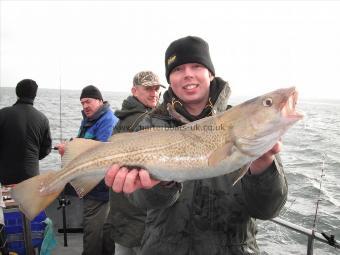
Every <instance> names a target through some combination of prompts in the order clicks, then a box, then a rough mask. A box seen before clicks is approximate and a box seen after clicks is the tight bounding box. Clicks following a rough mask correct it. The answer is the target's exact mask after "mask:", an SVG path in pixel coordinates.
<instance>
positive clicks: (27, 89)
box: [15, 79, 38, 99]
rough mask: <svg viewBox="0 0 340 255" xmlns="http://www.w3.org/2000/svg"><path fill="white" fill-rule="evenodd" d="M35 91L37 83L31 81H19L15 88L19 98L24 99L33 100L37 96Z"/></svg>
mask: <svg viewBox="0 0 340 255" xmlns="http://www.w3.org/2000/svg"><path fill="white" fill-rule="evenodd" d="M37 90H38V85H37V83H36V82H35V81H33V80H31V79H24V80H22V81H19V83H18V84H17V87H16V88H15V92H16V94H17V96H18V97H19V98H22V97H25V98H30V99H34V98H35V96H36V95H37Z"/></svg>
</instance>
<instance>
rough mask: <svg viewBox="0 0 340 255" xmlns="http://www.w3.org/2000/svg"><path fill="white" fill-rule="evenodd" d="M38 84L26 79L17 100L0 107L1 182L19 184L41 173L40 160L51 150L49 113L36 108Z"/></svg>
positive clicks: (17, 87) (19, 90)
mask: <svg viewBox="0 0 340 255" xmlns="http://www.w3.org/2000/svg"><path fill="white" fill-rule="evenodd" d="M37 90H38V85H37V83H36V82H35V81H33V80H30V79H25V80H22V81H20V82H19V83H18V84H17V86H16V94H17V96H18V100H17V102H16V103H15V104H14V105H13V106H10V107H5V108H3V109H1V110H0V182H1V184H3V185H8V184H15V183H18V182H21V181H24V180H26V179H28V178H31V177H33V176H35V175H38V174H39V160H40V159H43V158H44V157H46V156H47V155H48V154H49V153H50V152H51V143H52V140H51V134H50V126H49V122H48V119H47V118H46V116H45V115H44V114H43V113H42V112H40V111H38V110H37V109H35V108H34V107H33V102H34V99H35V97H36V94H37Z"/></svg>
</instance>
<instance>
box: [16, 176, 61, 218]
mask: <svg viewBox="0 0 340 255" xmlns="http://www.w3.org/2000/svg"><path fill="white" fill-rule="evenodd" d="M55 175H56V172H53V171H51V172H47V173H44V174H40V175H37V176H34V177H32V178H30V179H27V180H25V181H23V182H20V183H18V184H16V185H15V186H14V187H13V189H12V191H11V196H12V198H13V199H14V200H15V202H16V203H17V204H18V206H19V209H20V210H21V211H22V212H23V213H24V214H25V215H26V217H27V218H29V219H30V220H32V219H34V217H35V216H36V215H38V214H39V213H40V212H41V211H42V210H44V209H45V208H46V207H47V206H48V205H49V204H51V203H52V202H53V201H54V200H55V199H56V198H57V197H58V196H59V194H60V193H61V192H62V191H63V189H64V186H65V185H61V186H60V187H58V188H56V189H55V190H54V191H53V192H50V193H47V194H44V193H42V192H41V189H42V184H43V183H46V182H47V180H53V179H54V178H55Z"/></svg>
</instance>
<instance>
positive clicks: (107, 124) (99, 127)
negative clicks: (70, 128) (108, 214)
mask: <svg viewBox="0 0 340 255" xmlns="http://www.w3.org/2000/svg"><path fill="white" fill-rule="evenodd" d="M82 114H83V120H82V122H81V125H80V128H79V132H78V136H77V137H79V138H85V139H92V140H96V141H101V142H106V141H107V140H108V139H109V138H110V137H111V135H112V130H113V128H114V127H115V126H116V124H117V123H118V121H119V119H118V118H117V117H116V116H115V115H114V113H113V112H112V110H111V109H110V104H109V103H108V102H104V104H103V106H102V107H101V108H100V109H99V110H98V111H97V112H96V113H95V114H94V115H93V116H92V117H91V118H87V117H86V115H85V114H84V111H82ZM85 198H90V199H94V200H100V201H108V200H109V191H108V188H107V187H106V185H105V183H104V179H103V180H102V181H101V182H100V183H99V184H98V185H97V186H96V187H94V188H93V189H92V190H91V191H90V192H89V193H88V194H87V195H86V196H85Z"/></svg>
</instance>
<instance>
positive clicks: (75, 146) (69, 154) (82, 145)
mask: <svg viewBox="0 0 340 255" xmlns="http://www.w3.org/2000/svg"><path fill="white" fill-rule="evenodd" d="M100 143H101V142H99V141H95V140H91V139H84V138H74V139H73V140H72V141H69V142H68V143H66V145H65V153H64V155H63V157H62V159H61V165H62V167H64V166H66V165H67V164H68V163H69V162H71V161H72V160H73V159H74V158H75V157H77V156H78V155H80V154H81V153H83V152H85V151H87V150H89V149H91V148H93V147H95V146H97V145H98V144H100Z"/></svg>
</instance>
